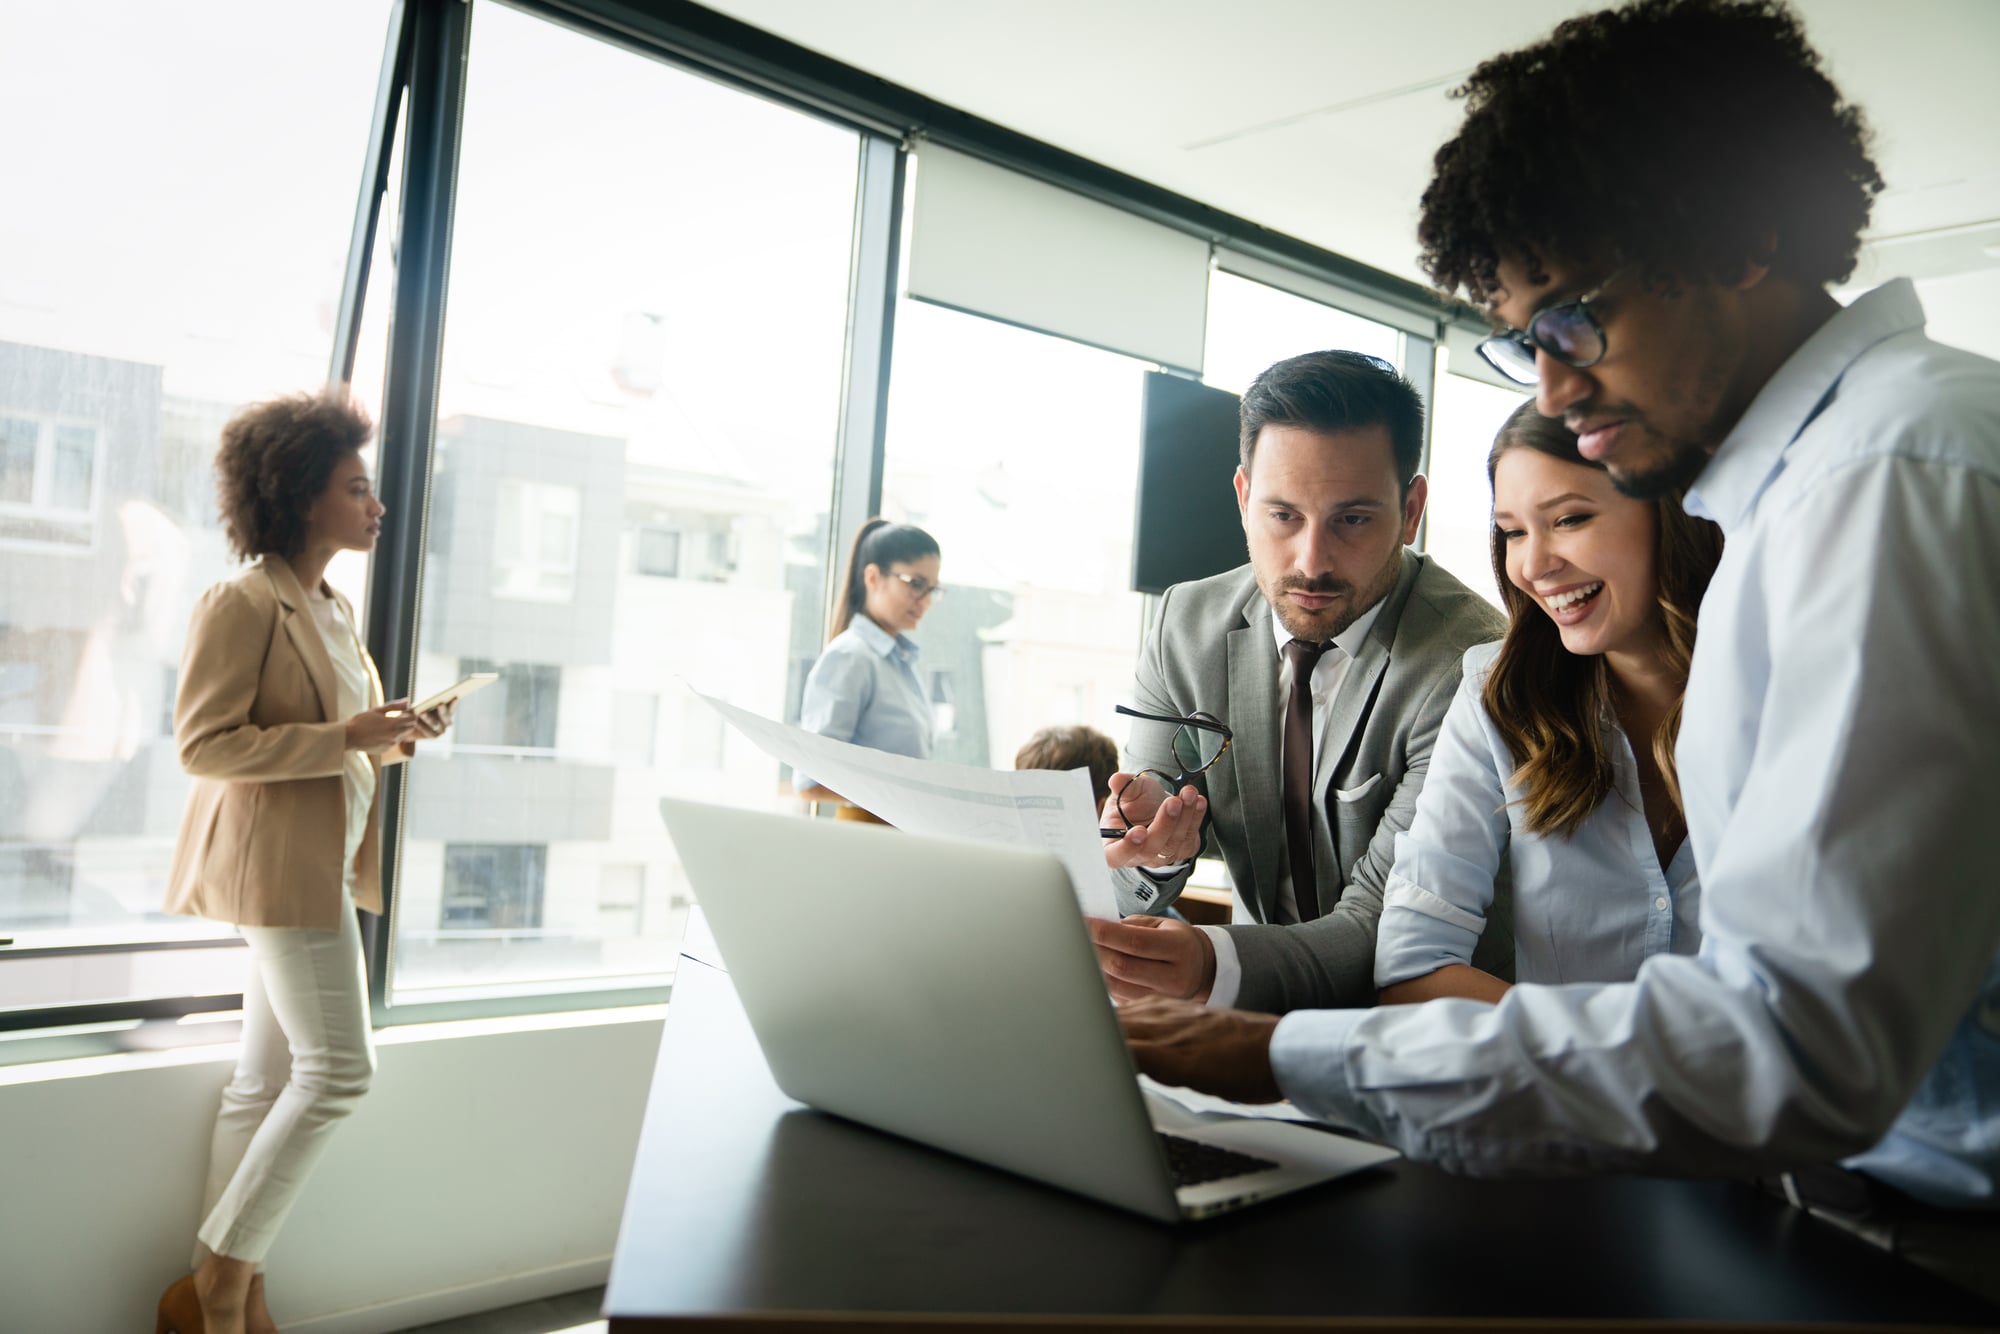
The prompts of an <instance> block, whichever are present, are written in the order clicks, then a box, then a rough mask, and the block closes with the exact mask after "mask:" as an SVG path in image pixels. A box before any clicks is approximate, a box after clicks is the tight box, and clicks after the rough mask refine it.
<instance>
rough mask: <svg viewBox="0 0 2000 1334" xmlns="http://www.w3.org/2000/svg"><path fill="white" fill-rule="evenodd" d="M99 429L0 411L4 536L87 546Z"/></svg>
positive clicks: (0, 493)
mask: <svg viewBox="0 0 2000 1334" xmlns="http://www.w3.org/2000/svg"><path fill="white" fill-rule="evenodd" d="M98 440H99V431H98V428H97V427H95V426H92V425H87V424H84V423H79V422H65V421H57V420H51V419H49V418H36V417H31V416H24V415H21V414H18V413H0V538H15V539H20V540H24V541H30V542H48V543H56V544H65V543H66V544H69V545H82V546H88V545H90V543H91V540H92V534H93V530H94V524H93V507H94V502H95V500H96V497H97V491H96V481H97V476H98V471H99V470H98V461H97V455H98Z"/></svg>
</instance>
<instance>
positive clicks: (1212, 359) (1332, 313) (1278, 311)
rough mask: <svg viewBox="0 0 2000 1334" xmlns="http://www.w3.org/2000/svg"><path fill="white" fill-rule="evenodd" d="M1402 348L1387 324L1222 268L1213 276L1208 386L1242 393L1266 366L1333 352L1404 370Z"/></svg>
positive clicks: (1204, 379) (1204, 371) (1205, 357)
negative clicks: (1343, 351) (1358, 354)
mask: <svg viewBox="0 0 2000 1334" xmlns="http://www.w3.org/2000/svg"><path fill="white" fill-rule="evenodd" d="M1402 346H1403V339H1402V335H1401V334H1400V333H1399V332H1397V331H1396V330H1394V329H1391V328H1390V327H1389V326H1388V325H1386V324H1377V323H1376V322H1375V321H1373V320H1366V319H1363V318H1361V316H1359V315H1350V314H1348V313H1347V312H1346V311H1344V310H1335V309H1334V308H1333V307H1332V306H1328V305H1324V304H1322V303H1321V302H1318V301H1309V300H1307V299H1306V298H1305V297H1302V296H1294V295H1293V294H1292V293H1290V292H1281V291H1279V290H1278V289H1277V288H1275V287H1271V286H1268V285H1266V284H1264V283H1260V282H1252V281H1251V280H1250V279H1248V278H1239V277H1237V276H1236V275H1235V274H1233V273H1224V272H1223V271H1222V270H1221V269H1216V270H1214V271H1213V272H1212V273H1210V274H1209V281H1208V335H1207V347H1206V350H1205V352H1204V354H1203V358H1202V372H1201V378H1202V382H1203V383H1204V384H1212V385H1214V386H1215V387H1216V388H1218V389H1227V390H1228V391H1229V392H1230V393H1232V394H1241V393H1242V392H1243V391H1244V390H1246V389H1248V388H1249V387H1250V382H1251V381H1252V380H1254V379H1256V378H1257V376H1258V374H1259V373H1260V372H1262V371H1263V370H1264V368H1265V367H1267V366H1270V365H1272V364H1273V363H1275V362H1280V361H1283V360H1284V359H1285V358H1286V357H1296V356H1298V355H1299V354H1300V353H1301V352H1324V351H1327V350H1329V349H1333V348H1344V349H1346V350H1347V351H1349V352H1366V353H1367V354H1368V355H1370V356H1373V357H1380V358H1382V360H1384V361H1386V362H1388V363H1389V364H1390V365H1392V366H1401V365H1402V361H1403V352H1402Z"/></svg>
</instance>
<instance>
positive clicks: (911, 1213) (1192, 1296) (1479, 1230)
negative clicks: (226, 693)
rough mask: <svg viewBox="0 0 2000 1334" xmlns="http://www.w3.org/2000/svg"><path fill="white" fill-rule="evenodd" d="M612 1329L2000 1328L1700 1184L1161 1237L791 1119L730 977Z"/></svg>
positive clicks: (696, 1034)
mask: <svg viewBox="0 0 2000 1334" xmlns="http://www.w3.org/2000/svg"><path fill="white" fill-rule="evenodd" d="M913 1076H915V1077H921V1072H913ZM605 1310H606V1313H607V1314H608V1315H609V1317H610V1321H611V1329H612V1331H613V1334H635V1332H636V1331H645V1330H668V1329H671V1330H676V1331H689V1330H704V1329H714V1330H729V1331H733V1332H734V1334H742V1331H746V1330H756V1329H765V1328H792V1327H795V1326H797V1325H800V1324H834V1325H844V1326H846V1327H847V1328H850V1329H852V1328H866V1327H873V1326H888V1327H893V1328H895V1329H898V1330H902V1331H908V1330H912V1329H925V1328H944V1327H947V1326H960V1327H962V1326H965V1325H977V1326H979V1327H981V1328H986V1329H993V1328H1033V1329H1035V1330H1038V1331H1041V1334H1048V1331H1051V1330H1063V1329H1076V1330H1082V1329H1090V1330H1094V1331H1101V1330H1105V1329H1115V1328H1126V1327H1129V1328H1144V1329H1146V1330H1148V1331H1152V1332H1153V1334H1160V1332H1161V1331H1176V1330H1196V1329H1200V1330H1217V1329H1237V1328H1261V1329H1283V1328H1303V1327H1307V1326H1315V1327H1334V1328H1343V1329H1366V1328H1386V1327H1390V1326H1393V1327H1394V1328H1396V1329H1398V1330H1402V1331H1410V1330H1422V1329H1446V1328H1478V1327H1484V1328H1496V1327H1502V1326H1503V1324H1504V1325H1505V1326H1506V1327H1511V1328H1514V1329H1530V1328H1543V1327H1546V1326H1549V1325H1552V1324H1557V1323H1570V1324H1571V1327H1572V1328H1575V1327H1580V1326H1583V1325H1589V1326H1607V1325H1615V1326H1617V1327H1618V1328H1621V1329H1632V1328H1636V1327H1642V1326H1644V1325H1648V1324H1652V1323H1654V1322H1670V1321H1687V1320H1695V1321H1705V1322H1715V1323H1710V1324H1708V1325H1707V1326H1706V1328H1707V1329H1708V1330H1709V1331H1710V1332H1711V1334H1713V1332H1714V1331H1716V1330H1719V1329H1727V1328H1732V1327H1734V1328H1741V1327H1744V1326H1748V1325H1763V1324H1769V1323H1772V1322H1784V1323H1787V1324H1791V1322H1805V1323H1808V1324H1817V1325H1821V1326H1825V1325H1831V1324H1842V1323H1853V1324H1857V1325H1878V1326H1879V1325H1881V1324H1904V1325H1909V1326H1916V1325H1924V1326H1938V1325H1947V1326H1950V1325H1955V1326H1960V1327H1964V1328H1992V1327H1996V1326H2000V1311H1996V1310H1994V1309H1993V1308H1990V1307H1987V1306H1986V1305H1984V1304H1983V1303H1980V1302H1979V1301H1977V1300H1976V1299H1974V1298H1972V1297H1971V1296H1969V1295H1965V1294H1962V1293H1961V1292H1960V1291H1959V1290H1958V1289H1956V1288H1953V1287H1950V1286H1949V1285H1947V1284H1945V1283H1943V1282H1942V1281H1940V1280H1938V1279H1936V1278H1933V1277H1932V1276H1931V1275H1929V1274H1926V1273H1924V1272H1923V1271H1921V1270H1918V1269H1915V1268H1913V1267H1911V1266H1909V1265H1906V1264H1904V1263H1903V1262H1901V1261H1899V1260H1896V1259H1894V1258H1893V1257H1891V1256H1888V1255H1885V1254H1883V1253H1881V1252H1879V1251H1876V1250H1874V1249H1872V1248H1870V1247H1868V1246H1866V1245H1864V1244H1863V1243H1861V1242H1859V1241H1856V1240H1854V1239H1853V1238H1851V1237H1848V1236H1846V1235H1845V1234H1843V1233H1841V1232H1840V1231H1838V1230H1837V1229H1834V1228H1831V1227H1828V1226H1827V1225H1825V1224H1823V1223H1820V1222H1818V1221H1816V1220H1814V1219H1811V1218H1807V1217H1805V1216H1803V1215H1800V1214H1798V1213H1796V1212H1794V1211H1793V1210H1791V1209H1789V1208H1787V1207H1786V1206H1785V1205H1783V1204H1781V1203H1779V1202H1778V1201H1776V1200H1773V1199H1770V1198H1767V1197H1765V1196H1764V1195H1762V1194H1760V1193H1758V1192H1756V1191H1754V1190H1752V1189H1749V1188H1747V1187H1741V1186H1733V1185H1728V1184H1722V1183H1714V1182H1699V1183H1698V1182H1683V1181H1654V1180H1643V1179H1612V1180H1594V1181H1577V1182H1558V1183H1548V1182H1533V1183H1525V1182H1480V1181H1469V1180H1465V1179H1461V1178H1457V1177H1451V1176H1447V1175H1445V1174H1444V1173H1442V1172H1438V1171H1435V1170H1433V1169H1431V1168H1428V1167H1424V1166H1420V1165H1417V1164H1412V1163H1402V1162H1399V1163H1397V1164H1394V1165H1392V1166H1390V1167H1385V1168H1380V1169H1376V1170H1374V1171H1372V1172H1370V1173H1368V1174H1366V1175H1364V1176H1362V1177H1356V1178H1350V1179H1348V1180H1346V1181H1343V1182H1335V1183H1332V1184H1330V1185H1327V1186H1322V1187H1320V1188H1318V1189H1316V1190H1311V1191H1306V1192H1303V1193H1301V1194H1300V1195H1297V1196H1293V1197H1291V1198H1289V1199H1284V1200H1278V1201H1275V1202H1272V1203H1269V1204H1265V1205H1262V1206H1259V1207H1257V1208H1254V1209H1250V1210H1246V1211H1244V1212H1242V1213H1238V1214H1232V1215H1227V1216H1225V1217H1222V1218H1217V1219H1212V1220H1209V1221H1208V1222H1205V1223H1199V1224H1195V1225H1192V1226H1184V1227H1180V1228H1174V1227H1169V1226H1165V1225H1163V1224H1158V1223H1153V1222H1149V1221H1147V1220H1145V1219H1141V1218H1138V1217H1135V1216H1132V1215H1128V1214H1125V1213H1122V1212H1120V1211H1118V1210H1114V1209H1111V1208H1109V1207H1107V1206H1103V1205H1099V1204H1096V1203H1093V1202H1091V1201H1089V1200H1084V1199H1080V1198H1077V1197H1074V1196H1070V1195H1065V1194H1062V1193H1060V1192H1058V1191H1054V1190H1050V1189H1048V1188H1046V1187H1042V1186H1038V1185H1034V1184H1031V1183H1029V1182H1026V1181H1022V1180H1020V1179H1018V1178H1015V1177H1012V1176H1008V1175H1005V1174H1003V1173H1000V1172H996V1171H992V1170H989V1169H986V1168H983V1167H980V1166H978V1165H977V1164H974V1163H969V1162H965V1161H963V1160H961V1159H958V1158H953V1157H950V1156H948V1155H945V1154H942V1153H937V1152H934V1151H932V1150H930V1149H926V1148H923V1147H922V1146H919V1145H914V1144H910V1143H908V1142H906V1141H904V1140H900V1139H895V1138H893V1137H890V1136H888V1135H883V1134H880V1133H877V1132H875V1131H872V1130H869V1129H867V1128H865V1127H862V1126H858V1125H854V1124H852V1123H849V1122H845V1121H841V1120H838V1119H836V1118H833V1117H829V1116H824V1115H822V1114H820V1113H817V1112H813V1111H809V1110H806V1109H804V1108H802V1107H801V1106H800V1105H799V1104H797V1103H795V1102H793V1101H791V1100H790V1099H789V1098H787V1097H785V1096H784V1094H782V1093H780V1092H779V1091H778V1088H777V1086H776V1085H775V1084H773V1083H772V1082H771V1076H770V1072H769V1070H768V1068H767V1067H766V1066H765V1064H764V1059H763V1055H762V1053H761V1052H759V1051H758V1049H757V1046H756V1042H755V1039H754V1038H753V1037H752V1035H751V1032H750V1028H749V1025H748V1023H747V1022H746V1020H745V1019H744V1017H743V1011H742V1009H741V1007H740V1006H739V1005H738V1004H737V1002H736V993H735V990H734V988H733V987H731V985H730V983H729V978H728V975H727V974H726V973H723V972H721V971H719V970H717V969H716V968H715V967H713V966H712V965H711V964H705V963H703V962H700V961H699V960H697V959H694V958H687V959H683V960H682V962H681V967H680V974H679V976H678V977H677V979H676V980H675V983H674V997H673V1002H672V1004H671V1006H670V1007H669V1009H668V1014H667V1022H666V1031H665V1035H664V1037H663V1040H662V1042H661V1047H660V1060H659V1066H658V1069H657V1070H656V1071H655V1073H654V1077H653V1090H652V1096H651V1100H650V1102H649V1103H648V1105H647V1109H646V1121H645V1127H644V1130H643V1131H642V1133H641V1136H640V1141H639V1153H638V1160H637V1162H636V1163H635V1165H634V1167H633V1174H632V1188H631V1194H630V1197H629V1199H628V1200H627V1202H626V1206H625V1220H624V1224H623V1226H622V1227H621V1229H620V1231H619V1235H618V1250H617V1255H616V1258H615V1260H614V1261H613V1264H612V1271H611V1285H610V1289H609V1291H608V1293H607V1295H606V1300H605ZM1792 1327H1793V1328H1797V1326H1796V1325H1793V1326H1792Z"/></svg>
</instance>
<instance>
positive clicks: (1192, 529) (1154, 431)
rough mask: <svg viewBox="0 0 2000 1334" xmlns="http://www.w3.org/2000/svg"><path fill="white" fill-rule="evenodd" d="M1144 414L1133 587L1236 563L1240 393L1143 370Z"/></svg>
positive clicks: (1240, 556) (1151, 589) (1155, 588)
mask: <svg viewBox="0 0 2000 1334" xmlns="http://www.w3.org/2000/svg"><path fill="white" fill-rule="evenodd" d="M1145 380H1146V388H1145V405H1144V409H1143V411H1142V412H1141V413H1140V418H1139V436H1140V440H1139V508H1138V516H1137V519H1136V520H1135V523H1134V528H1135V529H1136V532H1135V534H1134V537H1133V541H1132V589H1133V591H1134V592H1138V593H1158V592H1162V591H1164V590H1165V589H1166V587H1167V585H1169V584H1179V583H1185V582H1187V581H1188V580H1190V579H1205V578H1207V577H1208V576H1209V575H1211V574H1221V573H1222V572H1223V571H1224V570H1233V569H1235V568H1236V567H1237V566H1239V565H1241V564H1242V563H1243V562H1244V561H1245V560H1246V559H1248V557H1247V555H1246V554H1245V549H1244V545H1243V521H1242V519H1241V518H1240V517H1238V515H1237V512H1236V489H1235V487H1234V485H1233V484H1232V482H1231V478H1233V477H1234V476H1235V474H1236V457H1237V450H1236V404H1237V398H1236V395H1234V394H1232V393H1230V392H1229V391H1228V390H1226V389H1213V388H1210V387H1209V386H1208V385H1205V384H1201V383H1199V382H1197V381H1194V380H1189V379H1186V378H1185V377H1183V376H1179V375H1167V374H1163V373H1161V372H1159V371H1148V372H1147V373H1146V377H1145Z"/></svg>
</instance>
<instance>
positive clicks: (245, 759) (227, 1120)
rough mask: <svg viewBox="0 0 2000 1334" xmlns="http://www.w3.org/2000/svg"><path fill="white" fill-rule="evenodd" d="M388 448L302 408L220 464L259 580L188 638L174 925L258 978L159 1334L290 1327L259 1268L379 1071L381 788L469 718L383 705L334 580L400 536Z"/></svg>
mask: <svg viewBox="0 0 2000 1334" xmlns="http://www.w3.org/2000/svg"><path fill="white" fill-rule="evenodd" d="M373 431H374V427H373V425H372V423H370V421H369V420H368V417H367V414H365V413H364V412H362V411H361V409H360V408H359V407H357V406H356V405H355V404H354V403H353V402H351V401H350V400H349V399H348V398H346V397H345V396H344V395H341V394H337V393H332V392H328V393H323V394H294V395H291V396H289V397H284V398H278V399H273V400H271V401H270V402H267V403H259V404H256V405H254V406H252V407H249V408H246V409H245V410H244V411H243V412H241V413H239V414H238V415H237V416H236V417H235V418H234V419H232V420H231V421H230V422H229V424H228V425H227V426H225V427H224V428H223V432H222V445H221V449H220V450H219V452H218V453H217V456H216V472H217V478H218V493H219V498H220V502H221V509H222V521H223V528H224V531H225V533H226V534H227V536H228V540H229V544H230V546H231V547H232V548H233V549H234V550H235V552H236V554H237V555H238V556H240V557H242V558H243V559H244V560H246V561H248V562H249V563H248V564H247V565H246V566H245V567H244V568H243V569H241V570H240V571H238V572H237V573H236V574H234V575H232V576H230V577H229V578H227V579H224V580H223V581H221V582H220V583H218V584H216V585H215V586H214V587H213V588H211V589H209V590H208V592H207V593H205V594H204V595H203V596H202V598H201V600H200V602H199V603H198V604H197V605H196V607H195V610H194V617H193V621H192V623H191V624H190V626H189V629H188V638H187V647H186V651H185V654H184V656H183V658H182V661H181V674H180V690H179V694H178V696H177V697H176V699H175V703H174V741H175V744H176V745H177V746H178V748H179V752H180V760H181V766H182V768H184V769H186V770H187V772H188V773H190V774H192V775H193V776H194V779H195V783H194V788H193V791H192V792H191V793H190V794H189V797H188V804H187V812H186V815H185V816H184V817H183V819H182V822H181V830H180V837H179V839H178V841H177V843H176V845H175V848H174V857H173V864H172V868H171V869H170V871H169V872H168V884H167V895H166V910H167V911H168V912H172V913H183V914H188V915H191V916H196V917H205V918H208V919H210V920H211V921H220V922H229V923H232V924H234V925H235V926H236V927H237V928H238V929H239V930H240V931H241V932H242V934H243V939H244V942H245V943H246V944H247V945H248V946H249V952H250V964H251V967H250V976H249V978H248V980H247V981H246V982H245V984H244V992H243V1037H242V1046H241V1051H240V1054H239V1055H238V1058H237V1065H236V1072H235V1075H234V1077H233V1078H232V1079H231V1080H230V1082H229V1084H228V1086H227V1087H226V1088H225V1089H224V1090H223V1094H222V1108H221V1111H220V1112H219V1113H218V1115H217V1117H216V1123H215V1133H214V1138H213V1141H212V1144H211V1146H210V1154H209V1170H208V1182H207V1192H206V1196H205V1198H204V1200H203V1204H202V1222H201V1225H200V1228H199V1231H198V1232H197V1234H196V1235H197V1236H198V1238H199V1241H200V1246H199V1247H198V1249H197V1264H196V1268H195V1270H194V1272H193V1273H191V1274H189V1275H187V1276H186V1277H183V1278H181V1279H179V1280H177V1281H176V1282H175V1283H174V1284H173V1285H172V1286H171V1287H169V1288H168V1289H167V1290H166V1292H165V1293H164V1294H163V1295H162V1296H161V1298H160V1305H159V1320H158V1325H157V1329H158V1332H159V1334H166V1332H167V1331H174V1334H238V1332H239V1331H250V1332H251V1334H263V1332H265V1331H271V1330H275V1329H276V1328H277V1326H276V1325H275V1324H273V1323H272V1321H271V1316H270V1311H269V1308H268V1306H267V1304H266V1301H265V1296H264V1282H263V1274H262V1273H261V1272H260V1266H261V1264H262V1262H263V1259H264V1256H265V1254H266V1253H267V1252H268V1251H269V1250H270V1248H271V1244H272V1242H273V1241H274V1240H275V1239H276V1237H277V1234H278V1230H279V1228H280V1227H281V1226H282V1225H283V1223H284V1220H285V1216H286V1214H287V1213H288V1212H289V1211H290V1210H291V1207H292V1205H293V1203H294V1202H295V1201H296V1200H297V1199H298V1197H299V1194H300V1192H301V1191H302V1190H303V1189H304V1187H305V1184H306V1182H307V1181H308V1180H309V1179H310V1177H311V1175H312V1169H313V1166H314V1164H315V1163H317V1162H318V1160H319V1157H320V1155H321V1153H323V1152H324V1150H325V1148H326V1144H327V1137H328V1135H329V1134H330V1133H331V1131H332V1130H333V1128H334V1127H335V1126H336V1125H337V1124H338V1123H339V1122H340V1120H341V1119H342V1118H343V1117H345V1116H346V1115H347V1114H348V1113H349V1112H350V1111H351V1110H353V1108H354V1105H355V1103H356V1102H357V1101H358V1100H359V1099H360V1098H361V1096H362V1095H363V1094H364V1093H366V1092H367V1090H368V1085H369V1081H370V1078H371V1077H372V1075H373V1073H374V1069H375V1055H374V1047H373V1041H372V1035H371V1033H370V1029H369V1013H368V986H367V979H366V977H365V975H364V971H363V965H362V956H361V932H360V926H359V923H358V922H357V921H356V918H355V909H356V908H357V907H359V908H364V909H367V910H368V911H370V912H380V911H381V910H382V886H381V863H382V853H381V836H382V803H381V801H380V800H379V798H378V778H379V776H380V772H381V768H382V766H383V765H384V764H387V763H394V762H397V761H400V760H404V759H407V758H409V756H410V754H411V753H412V751H413V749H414V743H415V742H416V741H417V740H419V739H422V738H427V737H435V736H438V735H440V734H442V733H443V731H444V729H445V728H446V727H447V726H449V724H450V722H451V707H450V706H449V705H446V706H444V707H442V708H440V709H436V710H433V711H431V712H429V713H425V714H420V715H413V714H410V713H408V712H406V711H405V710H404V709H403V707H402V706H403V705H404V704H405V703H406V701H402V700H397V701H393V702H389V703H385V702H384V701H383V699H382V684H381V680H380V678H379V677H378V676H377V674H376V671H375V665H374V663H373V662H372V661H371V660H370V658H369V656H368V650H367V649H366V648H365V647H363V645H362V642H361V635H360V631H359V629H358V627H357V625H356V623H355V619H354V611H353V608H351V607H350V606H349V605H348V603H347V599H345V598H344V597H342V596H341V595H340V594H339V593H337V592H335V591H334V590H333V589H332V588H331V587H330V586H328V584H327V583H326V581H325V574H326V567H327V564H328V563H329V562H330V561H331V560H332V559H333V557H334V556H335V555H336V554H337V553H339V552H342V551H370V550H372V549H373V548H374V546H375V541H376V538H377V537H378V536H379V535H380V533H381V530H382V519H383V515H384V513H385V510H384V508H383V506H382V504H381V502H380V501H378V500H376V498H375V494H374V490H373V488H372V486H371V485H370V483H369V477H368V468H367V465H366V464H365V463H364V462H363V461H362V458H361V452H360V451H361V448H362V446H363V445H364V444H366V443H367V440H368V438H369V436H370V435H371V434H372V433H373Z"/></svg>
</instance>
